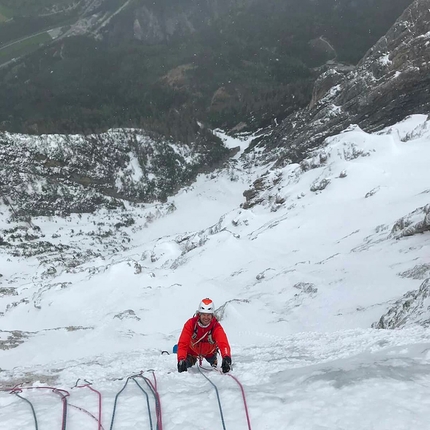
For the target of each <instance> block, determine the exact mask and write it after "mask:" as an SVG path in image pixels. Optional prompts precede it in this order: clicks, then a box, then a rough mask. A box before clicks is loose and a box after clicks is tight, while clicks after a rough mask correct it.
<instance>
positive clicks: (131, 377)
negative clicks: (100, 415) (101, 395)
mask: <svg viewBox="0 0 430 430" xmlns="http://www.w3.org/2000/svg"><path fill="white" fill-rule="evenodd" d="M138 376H140V375H134V376H129V377H128V378H127V380H126V381H125V384H124V386H123V387H122V388H121V390H120V391H118V393H117V395H116V396H115V401H114V404H113V411H112V420H111V423H110V430H112V429H113V422H114V420H115V413H116V406H117V403H118V397H119V396H120V394H121V393H122V392H123V391H124V390H125V388H126V387H127V384H128V383H129V381H130V379H133V381H134V382H135V383H136V385H137V386H138V387H139V388H140V389H141V390H142V391H143V393H144V394H145V396H146V404H147V406H148V414H149V426H150V429H151V430H153V426H152V417H151V408H150V406H149V396H148V393H147V392H146V391H145V390H144V389H143V388H142V387H141V386H140V384H139V383H138V382H137V381H136V379H135V378H136V377H138Z"/></svg>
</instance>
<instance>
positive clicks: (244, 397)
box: [227, 373, 251, 430]
mask: <svg viewBox="0 0 430 430" xmlns="http://www.w3.org/2000/svg"><path fill="white" fill-rule="evenodd" d="M227 375H228V376H230V378H233V379H234V380H235V381H236V382H237V384H238V385H239V387H240V391H242V398H243V405H244V407H245V413H246V421H247V422H248V429H249V430H251V420H250V419H249V412H248V405H247V404H246V396H245V390H244V389H243V385H242V384H241V383H240V381H239V379H237V378H236V377H235V376H233V375H231V374H230V373H227Z"/></svg>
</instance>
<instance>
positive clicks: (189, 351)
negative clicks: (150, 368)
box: [178, 316, 231, 361]
mask: <svg viewBox="0 0 430 430" xmlns="http://www.w3.org/2000/svg"><path fill="white" fill-rule="evenodd" d="M198 321H199V317H198V316H195V317H193V318H190V319H189V320H188V321H187V322H186V323H185V325H184V328H183V329H182V333H181V335H180V337H179V341H178V361H180V360H185V359H186V358H187V355H193V356H202V357H210V356H211V355H213V354H214V353H215V351H216V349H217V348H218V349H219V352H220V354H221V356H222V357H223V358H224V357H225V356H229V357H231V352H230V345H229V343H228V339H227V335H226V334H225V331H224V329H223V328H222V326H221V324H220V323H219V322H218V320H217V319H216V318H215V317H213V318H212V320H211V322H210V323H209V325H208V326H207V327H202V326H201V325H200V324H199V323H198Z"/></svg>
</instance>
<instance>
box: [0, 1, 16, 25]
mask: <svg viewBox="0 0 430 430" xmlns="http://www.w3.org/2000/svg"><path fill="white" fill-rule="evenodd" d="M13 15H14V13H13V11H12V10H11V9H9V8H7V7H5V6H2V5H1V4H0V23H2V22H5V21H8V20H9V19H10V18H12V17H13Z"/></svg>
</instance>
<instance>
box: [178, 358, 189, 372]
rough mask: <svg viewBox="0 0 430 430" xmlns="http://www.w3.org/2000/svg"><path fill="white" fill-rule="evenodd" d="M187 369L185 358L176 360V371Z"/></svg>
mask: <svg viewBox="0 0 430 430" xmlns="http://www.w3.org/2000/svg"><path fill="white" fill-rule="evenodd" d="M186 371H187V362H186V361H185V360H180V361H179V362H178V372H179V373H181V372H186Z"/></svg>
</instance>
